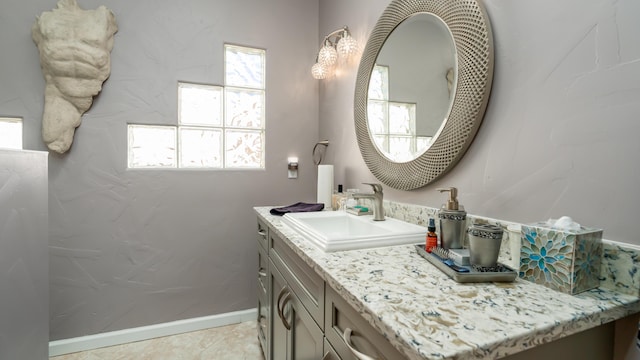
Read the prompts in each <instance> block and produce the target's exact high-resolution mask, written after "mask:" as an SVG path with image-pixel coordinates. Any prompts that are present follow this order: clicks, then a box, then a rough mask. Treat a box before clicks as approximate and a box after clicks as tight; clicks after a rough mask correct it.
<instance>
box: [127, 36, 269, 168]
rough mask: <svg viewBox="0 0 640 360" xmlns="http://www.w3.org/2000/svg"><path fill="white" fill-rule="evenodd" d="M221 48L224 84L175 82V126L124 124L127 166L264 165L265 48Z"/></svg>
mask: <svg viewBox="0 0 640 360" xmlns="http://www.w3.org/2000/svg"><path fill="white" fill-rule="evenodd" d="M224 50H225V53H224V59H225V64H224V67H225V70H224V75H225V77H224V83H225V84H224V86H216V85H205V84H194V83H187V82H179V83H178V119H177V123H178V124H177V126H146V125H130V126H129V167H131V168H172V167H173V168H205V169H206V168H208V169H264V138H265V135H264V132H265V58H266V56H265V55H266V54H265V51H264V50H261V49H254V48H247V47H241V46H235V45H225V48H224ZM147 137H151V138H147Z"/></svg>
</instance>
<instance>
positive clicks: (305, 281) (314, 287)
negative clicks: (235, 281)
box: [269, 232, 324, 329]
mask: <svg viewBox="0 0 640 360" xmlns="http://www.w3.org/2000/svg"><path fill="white" fill-rule="evenodd" d="M269 244H270V246H271V248H270V249H269V258H270V259H271V260H272V261H273V265H274V266H275V267H276V268H278V270H280V272H281V273H282V275H283V276H284V278H285V279H286V281H287V283H288V284H289V286H290V287H291V289H292V290H293V292H294V293H295V294H296V296H297V297H298V298H299V299H300V301H301V302H302V305H303V306H304V307H305V308H306V309H307V311H308V312H309V314H310V315H311V317H312V318H313V320H314V321H315V322H316V324H317V325H318V327H320V329H323V328H324V280H323V279H322V278H321V277H320V275H318V274H316V272H315V271H314V270H313V269H312V268H311V267H310V266H309V265H307V264H306V263H305V262H304V261H303V260H302V259H301V258H300V257H299V256H298V255H297V254H296V253H295V252H294V251H293V250H292V249H291V248H290V247H289V246H288V245H287V244H286V243H285V242H284V240H282V239H281V238H280V237H278V236H277V235H276V234H275V232H269Z"/></svg>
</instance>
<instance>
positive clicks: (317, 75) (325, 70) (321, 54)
mask: <svg viewBox="0 0 640 360" xmlns="http://www.w3.org/2000/svg"><path fill="white" fill-rule="evenodd" d="M357 51H358V42H357V41H356V39H354V38H353V37H352V36H351V33H350V32H349V28H348V27H346V26H345V27H343V28H342V29H338V30H334V31H332V32H331V33H330V34H329V35H327V36H325V37H324V40H323V41H322V47H321V48H320V51H318V56H317V57H316V63H315V64H313V66H312V67H311V75H312V76H313V77H314V79H318V80H320V79H325V78H326V77H327V76H329V75H330V74H331V73H332V72H333V68H334V66H335V65H336V63H337V62H338V58H343V59H345V60H346V59H348V58H349V57H350V56H352V55H353V54H355V53H356V52H357Z"/></svg>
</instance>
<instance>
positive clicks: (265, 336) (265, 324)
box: [257, 294, 271, 359]
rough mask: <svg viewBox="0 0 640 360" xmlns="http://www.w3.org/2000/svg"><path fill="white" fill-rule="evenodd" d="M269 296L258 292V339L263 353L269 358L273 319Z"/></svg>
mask: <svg viewBox="0 0 640 360" xmlns="http://www.w3.org/2000/svg"><path fill="white" fill-rule="evenodd" d="M269 314H270V309H269V298H268V297H266V296H262V295H261V294H258V321H257V322H258V340H259V341H260V346H261V347H262V355H263V356H264V358H265V359H268V357H267V354H269V343H270V341H269V325H270V321H271V317H270V315H269Z"/></svg>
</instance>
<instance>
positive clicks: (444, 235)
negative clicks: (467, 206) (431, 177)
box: [436, 187, 467, 249]
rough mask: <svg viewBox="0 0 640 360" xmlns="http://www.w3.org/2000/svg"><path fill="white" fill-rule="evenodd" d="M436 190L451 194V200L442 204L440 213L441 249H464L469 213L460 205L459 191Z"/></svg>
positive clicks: (454, 189)
mask: <svg viewBox="0 0 640 360" xmlns="http://www.w3.org/2000/svg"><path fill="white" fill-rule="evenodd" d="M436 190H438V191H440V192H441V193H443V192H448V193H449V200H448V201H447V202H446V203H445V204H442V208H441V209H440V211H439V212H438V217H439V218H440V242H441V247H442V248H444V249H462V246H463V244H464V236H465V234H466V231H465V227H466V225H467V212H466V211H465V210H464V206H462V205H460V204H458V189H457V188H454V187H450V188H447V189H436Z"/></svg>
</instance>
